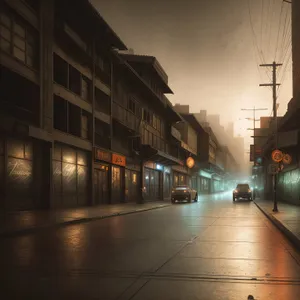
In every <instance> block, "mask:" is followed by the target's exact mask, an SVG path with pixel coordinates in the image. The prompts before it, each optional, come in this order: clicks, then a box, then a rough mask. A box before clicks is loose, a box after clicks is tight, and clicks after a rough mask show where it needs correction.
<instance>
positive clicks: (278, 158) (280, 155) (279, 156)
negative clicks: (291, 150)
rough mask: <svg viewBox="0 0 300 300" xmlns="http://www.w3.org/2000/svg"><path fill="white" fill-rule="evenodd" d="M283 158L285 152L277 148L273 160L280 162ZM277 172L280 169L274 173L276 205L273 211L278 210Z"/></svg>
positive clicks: (273, 153)
mask: <svg viewBox="0 0 300 300" xmlns="http://www.w3.org/2000/svg"><path fill="white" fill-rule="evenodd" d="M282 159H283V153H282V152H281V151H280V150H278V149H276V150H274V151H273V152H272V160H273V161H274V162H275V163H278V164H279V163H280V162H281V161H282ZM277 173H278V171H277V172H276V173H275V174H274V175H273V183H274V184H273V186H274V207H273V212H277V211H278V206H277Z"/></svg>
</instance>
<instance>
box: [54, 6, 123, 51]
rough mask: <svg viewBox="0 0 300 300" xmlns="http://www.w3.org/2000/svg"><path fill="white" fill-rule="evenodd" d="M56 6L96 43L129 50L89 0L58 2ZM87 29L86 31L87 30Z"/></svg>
mask: <svg viewBox="0 0 300 300" xmlns="http://www.w3.org/2000/svg"><path fill="white" fill-rule="evenodd" d="M55 5H56V6H59V8H60V9H61V12H62V13H64V14H67V15H69V16H70V17H71V18H72V19H74V23H75V24H76V20H77V24H78V26H77V27H78V28H79V29H80V27H83V28H84V29H83V30H84V31H85V32H86V33H87V34H88V35H89V37H95V38H96V41H101V42H102V44H103V41H106V44H107V46H109V47H113V48H117V49H120V50H127V47H126V45H125V44H124V43H123V41H122V40H121V39H120V37H119V36H118V35H117V34H116V33H115V32H114V31H113V29H112V28H111V27H110V26H109V25H108V23H107V22H106V21H105V20H104V19H103V18H102V16H101V15H100V14H99V12H98V10H97V9H96V8H95V7H94V5H93V4H92V3H91V2H90V1H89V0H76V1H73V2H72V7H70V1H67V0H56V2H55ZM85 28H86V29H85Z"/></svg>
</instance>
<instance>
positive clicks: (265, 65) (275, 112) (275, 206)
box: [259, 61, 282, 212]
mask: <svg viewBox="0 0 300 300" xmlns="http://www.w3.org/2000/svg"><path fill="white" fill-rule="evenodd" d="M279 66H282V64H277V63H276V62H275V61H274V62H273V63H272V64H262V65H260V67H272V74H273V82H272V83H263V84H260V85H259V86H271V87H272V88H273V119H274V124H275V132H274V136H275V149H277V148H278V120H277V93H276V88H277V86H279V85H280V84H279V83H277V79H276V70H277V67H279ZM273 197H274V207H273V212H278V207H277V174H275V175H274V196H273Z"/></svg>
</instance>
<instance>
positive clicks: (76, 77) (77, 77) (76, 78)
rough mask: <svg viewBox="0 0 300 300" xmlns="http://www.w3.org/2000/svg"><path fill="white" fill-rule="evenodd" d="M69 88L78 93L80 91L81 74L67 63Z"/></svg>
mask: <svg viewBox="0 0 300 300" xmlns="http://www.w3.org/2000/svg"><path fill="white" fill-rule="evenodd" d="M69 89H70V90H71V91H72V92H73V93H75V94H77V95H80V92H81V74H80V72H79V71H77V70H76V69H75V68H74V67H72V66H71V65H69Z"/></svg>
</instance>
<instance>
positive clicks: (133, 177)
mask: <svg viewBox="0 0 300 300" xmlns="http://www.w3.org/2000/svg"><path fill="white" fill-rule="evenodd" d="M132 183H136V173H133V174H132Z"/></svg>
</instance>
